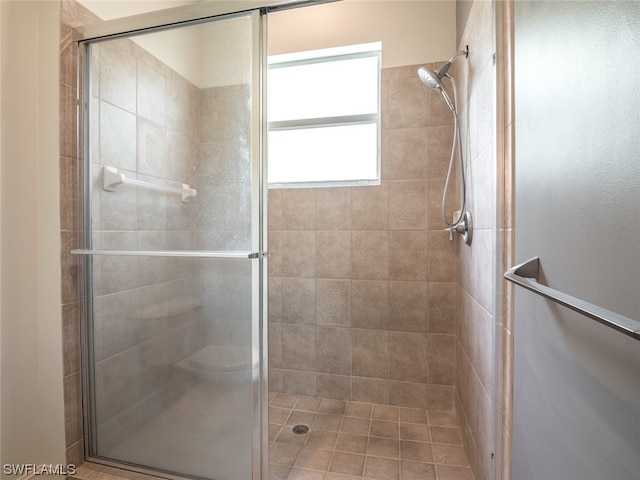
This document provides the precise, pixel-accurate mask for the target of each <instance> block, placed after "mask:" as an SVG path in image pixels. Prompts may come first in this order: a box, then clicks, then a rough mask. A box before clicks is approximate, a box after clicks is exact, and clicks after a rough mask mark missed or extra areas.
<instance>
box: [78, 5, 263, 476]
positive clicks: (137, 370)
mask: <svg viewBox="0 0 640 480" xmlns="http://www.w3.org/2000/svg"><path fill="white" fill-rule="evenodd" d="M84 45H85V48H86V49H85V53H84V56H85V64H86V65H85V70H84V72H85V83H84V89H85V92H84V108H85V112H86V113H85V116H86V124H85V133H84V135H85V137H84V138H85V191H84V195H85V199H84V200H85V201H84V204H85V214H84V217H85V218H84V221H85V238H84V244H85V247H84V250H83V251H81V252H77V253H81V254H84V255H85V258H86V262H85V269H86V273H85V274H86V278H85V287H86V288H85V290H86V292H85V301H86V312H87V315H86V317H87V323H86V325H87V337H88V338H87V350H88V362H87V364H88V365H87V366H88V378H89V382H88V388H87V393H88V398H89V408H88V418H89V431H88V432H87V433H88V438H89V442H88V444H89V446H88V452H87V453H88V456H89V457H91V458H92V459H93V460H95V461H98V462H103V463H115V464H118V465H123V464H124V465H127V466H128V467H127V468H133V469H138V468H142V469H151V470H155V471H158V472H167V473H171V474H177V475H180V476H188V477H198V478H215V479H221V480H222V479H250V478H254V479H257V478H260V472H261V468H262V466H261V465H262V458H261V456H262V452H261V444H262V443H263V442H262V440H263V438H262V436H263V428H262V423H263V406H262V403H263V402H262V395H264V391H265V387H264V384H265V382H264V375H263V371H262V361H261V360H262V357H263V351H264V348H265V347H264V345H263V342H262V328H261V316H262V315H263V309H264V306H263V295H264V292H263V288H262V287H263V278H264V272H265V271H266V265H264V263H265V262H266V259H265V258H264V256H263V255H262V254H261V252H262V251H263V250H264V235H263V234H262V230H263V226H262V214H261V212H262V209H263V208H264V202H263V201H262V198H261V197H262V194H263V183H264V182H263V179H262V173H261V168H260V158H261V152H260V149H261V142H260V134H261V133H260V132H261V131H260V118H259V116H260V111H261V109H260V101H261V100H260V98H261V96H260V68H261V66H260V60H259V59H260V48H261V27H260V14H259V13H258V12H248V13H243V14H235V15H228V16H224V17H217V18H215V19H209V20H207V21H206V22H205V21H199V22H196V23H192V24H188V25H186V26H180V27H177V28H176V27H173V28H164V29H159V30H154V31H152V32H150V33H144V34H135V35H120V36H117V37H114V38H111V37H109V38H105V39H98V40H92V41H86V42H85V43H84Z"/></svg>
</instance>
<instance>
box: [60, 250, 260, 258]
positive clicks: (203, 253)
mask: <svg viewBox="0 0 640 480" xmlns="http://www.w3.org/2000/svg"><path fill="white" fill-rule="evenodd" d="M69 253H70V254H71V255H118V256H132V257H193V258H237V259H247V258H248V259H254V258H264V257H268V256H269V252H213V251H208V250H82V249H77V250H71V251H70V252H69Z"/></svg>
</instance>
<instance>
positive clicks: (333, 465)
mask: <svg viewBox="0 0 640 480" xmlns="http://www.w3.org/2000/svg"><path fill="white" fill-rule="evenodd" d="M299 424H302V425H307V426H308V427H309V428H310V430H309V433H306V434H302V435H300V434H295V433H293V432H292V430H291V429H292V427H293V426H294V425H299ZM461 439H462V436H461V435H460V432H459V431H458V428H457V422H456V417H455V414H454V413H451V412H438V411H424V410H420V409H415V408H403V407H393V406H389V405H375V404H371V403H362V402H343V401H338V400H329V399H323V398H311V397H303V396H297V395H289V394H284V393H273V392H272V393H270V394H269V459H270V467H271V480H359V479H360V480H473V475H472V473H471V469H470V468H469V461H468V459H467V455H466V453H465V451H464V447H463V446H462V440H461Z"/></svg>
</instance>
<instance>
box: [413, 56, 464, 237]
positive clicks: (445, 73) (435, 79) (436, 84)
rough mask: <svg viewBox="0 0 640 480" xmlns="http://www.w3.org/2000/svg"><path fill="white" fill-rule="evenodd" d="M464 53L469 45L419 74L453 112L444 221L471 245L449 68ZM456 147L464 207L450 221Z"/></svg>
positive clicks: (449, 228) (454, 97)
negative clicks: (449, 88)
mask: <svg viewBox="0 0 640 480" xmlns="http://www.w3.org/2000/svg"><path fill="white" fill-rule="evenodd" d="M462 55H464V57H465V58H469V46H468V45H466V46H465V48H464V50H461V51H459V52H457V53H456V54H455V55H454V56H453V57H451V58H450V59H449V61H448V62H446V63H445V64H444V65H442V66H441V67H440V68H439V69H438V70H436V71H433V70H429V69H428V68H425V67H421V68H419V69H418V76H419V77H420V80H422V83H424V84H425V85H426V86H427V87H429V88H431V89H432V90H435V91H436V92H440V94H441V95H442V98H444V101H445V102H447V105H448V106H449V109H450V110H451V113H453V119H454V126H453V131H454V133H453V145H452V146H451V158H450V159H449V169H448V171H447V179H446V180H445V183H444V191H443V194H442V208H441V214H442V221H443V222H444V223H445V225H446V226H447V230H449V239H450V240H453V234H454V233H457V234H460V235H462V238H463V239H464V242H465V243H466V244H467V245H471V239H472V232H473V224H472V220H471V212H468V211H466V210H465V209H466V204H467V194H466V190H467V187H466V179H465V170H464V168H465V165H464V161H463V158H462V141H461V140H460V126H459V123H460V122H459V120H458V112H457V110H456V104H457V98H456V83H455V81H454V80H453V77H452V76H451V75H449V69H450V68H451V65H453V62H454V61H455V59H456V58H458V57H460V56H462ZM444 77H447V80H449V82H450V83H451V87H452V91H453V100H451V97H449V94H448V93H447V90H446V89H445V88H444V85H443V84H442V79H443V78H444ZM456 148H457V149H458V157H459V160H460V177H461V183H462V199H461V200H462V208H461V209H460V211H459V213H454V218H453V219H452V220H451V221H449V219H448V218H447V213H446V212H447V196H448V193H449V186H450V184H451V177H452V173H453V163H454V159H455V152H456Z"/></svg>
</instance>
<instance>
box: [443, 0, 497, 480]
mask: <svg viewBox="0 0 640 480" xmlns="http://www.w3.org/2000/svg"><path fill="white" fill-rule="evenodd" d="M493 31H494V12H493V4H492V2H481V1H478V2H474V4H473V6H472V8H471V12H470V14H469V19H468V22H467V26H466V29H465V32H464V34H463V36H462V41H461V46H464V45H469V58H468V60H463V59H461V60H459V61H458V62H457V63H456V65H455V72H454V76H455V78H456V80H457V81H458V85H460V91H459V94H458V95H459V98H460V99H462V103H461V112H460V114H461V118H464V119H468V121H463V122H462V136H463V139H464V145H465V147H464V152H465V157H466V159H465V161H466V164H467V175H468V177H467V187H468V188H467V195H468V207H467V208H468V210H470V211H471V212H472V214H473V216H474V233H473V242H472V244H471V246H469V247H467V246H466V245H463V244H461V245H460V247H459V257H458V278H457V297H458V309H457V319H458V320H457V331H456V345H457V348H456V373H455V385H456V411H457V413H458V419H459V423H460V429H461V431H462V432H464V435H463V436H464V444H465V449H466V451H467V455H468V457H469V462H470V465H471V467H472V469H473V472H474V476H475V478H476V479H477V480H484V479H487V478H489V477H490V471H491V464H492V462H493V460H492V458H493V455H494V454H495V453H496V452H495V450H494V438H493V436H494V426H495V425H494V421H495V420H494V408H495V407H496V402H498V403H500V402H501V400H500V399H499V398H496V397H497V395H496V391H497V389H496V387H497V383H498V382H500V381H501V379H500V378H496V371H495V355H496V351H497V348H498V347H499V345H496V343H497V342H498V341H499V340H498V339H497V338H496V334H495V332H496V328H495V323H496V321H500V317H501V315H496V305H494V301H495V300H494V295H495V282H496V275H497V271H498V270H500V269H502V265H501V264H496V261H497V260H496V259H497V257H496V254H495V251H496V248H497V246H498V245H497V241H496V239H497V238H498V235H497V229H499V228H501V226H500V225H498V224H497V222H496V210H497V206H498V195H499V193H500V192H501V191H502V185H498V183H497V181H498V178H497V172H498V169H497V166H496V165H497V160H496V158H497V149H496V142H495V138H494V136H495V135H494V129H495V124H496V112H495V102H496V100H495V98H496V73H495V62H494V57H493V55H494V52H495V46H494V35H493ZM499 308H500V309H502V306H501V305H500V306H499ZM500 313H501V312H500Z"/></svg>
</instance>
